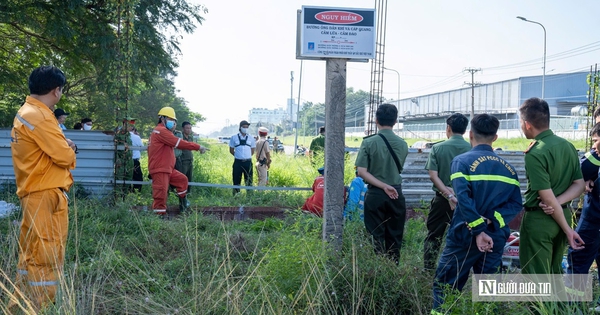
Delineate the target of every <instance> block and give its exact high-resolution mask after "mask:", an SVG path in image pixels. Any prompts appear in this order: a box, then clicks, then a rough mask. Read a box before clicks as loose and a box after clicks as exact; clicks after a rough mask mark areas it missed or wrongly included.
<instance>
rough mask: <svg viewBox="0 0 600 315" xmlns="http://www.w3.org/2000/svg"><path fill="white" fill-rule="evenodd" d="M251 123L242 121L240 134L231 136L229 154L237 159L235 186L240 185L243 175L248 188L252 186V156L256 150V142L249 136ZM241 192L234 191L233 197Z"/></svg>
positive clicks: (234, 165) (234, 176) (235, 161)
mask: <svg viewBox="0 0 600 315" xmlns="http://www.w3.org/2000/svg"><path fill="white" fill-rule="evenodd" d="M249 126H250V123H249V122H247V121H245V120H242V121H241V122H240V129H239V130H240V132H239V133H238V134H236V135H233V136H231V139H230V140H229V153H231V155H233V157H234V158H235V160H234V162H233V184H234V185H240V183H241V182H242V175H243V176H244V181H245V183H246V186H252V168H253V165H252V156H253V155H254V149H255V148H256V140H254V137H252V136H251V135H249V134H248V127H249ZM239 192H240V189H239V188H234V189H233V195H235V194H237V193H239Z"/></svg>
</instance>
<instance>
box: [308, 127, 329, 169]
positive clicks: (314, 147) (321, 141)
mask: <svg viewBox="0 0 600 315" xmlns="http://www.w3.org/2000/svg"><path fill="white" fill-rule="evenodd" d="M308 150H309V152H308V154H309V157H310V162H311V163H312V164H313V166H315V165H321V164H323V159H324V155H323V153H324V152H325V127H319V135H318V136H317V137H316V138H314V139H312V141H311V142H310V147H309V148H308Z"/></svg>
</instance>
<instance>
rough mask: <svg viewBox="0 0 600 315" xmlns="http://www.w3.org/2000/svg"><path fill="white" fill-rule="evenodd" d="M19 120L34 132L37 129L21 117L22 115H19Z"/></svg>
mask: <svg viewBox="0 0 600 315" xmlns="http://www.w3.org/2000/svg"><path fill="white" fill-rule="evenodd" d="M17 119H18V120H19V121H20V122H21V123H22V124H23V125H25V126H27V128H29V129H31V130H33V129H35V127H34V126H33V125H32V124H30V123H29V122H28V121H27V120H25V118H23V117H21V115H19V114H17Z"/></svg>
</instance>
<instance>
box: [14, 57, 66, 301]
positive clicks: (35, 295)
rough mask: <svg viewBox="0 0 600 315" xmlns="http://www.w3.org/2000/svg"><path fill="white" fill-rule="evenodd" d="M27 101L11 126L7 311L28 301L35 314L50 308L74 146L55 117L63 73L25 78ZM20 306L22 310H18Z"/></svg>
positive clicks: (42, 71)
mask: <svg viewBox="0 0 600 315" xmlns="http://www.w3.org/2000/svg"><path fill="white" fill-rule="evenodd" d="M28 83H29V96H28V97H27V98H26V100H25V104H23V106H21V108H20V109H19V111H18V112H17V115H16V117H15V119H14V121H13V128H12V131H11V143H10V147H11V152H12V160H13V167H14V171H15V181H16V184H17V196H19V199H20V201H21V209H22V210H23V221H22V222H21V231H20V235H19V262H18V265H17V281H16V287H17V289H18V291H17V292H16V293H15V295H14V296H13V298H12V299H11V301H10V302H9V309H12V308H15V307H19V308H22V307H23V306H22V305H23V304H21V302H20V301H19V299H20V298H27V299H29V300H30V301H31V303H32V306H33V307H34V308H35V310H36V311H38V310H40V309H41V308H43V307H44V306H45V305H46V304H48V303H54V301H55V296H56V291H57V289H58V285H59V278H60V274H61V273H62V269H63V265H64V256H65V246H66V243H67V230H68V226H69V217H68V197H67V195H66V192H67V191H68V190H69V188H71V185H72V184H73V177H72V176H71V171H70V170H72V169H74V168H75V151H76V150H77V147H76V146H75V144H74V143H73V142H72V141H71V140H69V139H66V138H65V136H64V135H63V133H62V130H61V129H60V127H59V126H58V122H57V120H56V117H55V116H54V113H53V111H54V106H55V105H56V103H58V101H60V98H61V97H62V93H63V88H64V86H65V84H66V78H65V74H64V73H63V72H62V71H61V70H60V69H58V68H56V67H51V66H42V67H39V68H36V69H35V70H33V72H32V73H31V75H30V76H29V82H28ZM19 305H21V306H19Z"/></svg>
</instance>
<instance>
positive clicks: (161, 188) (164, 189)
mask: <svg viewBox="0 0 600 315" xmlns="http://www.w3.org/2000/svg"><path fill="white" fill-rule="evenodd" d="M174 148H177V149H181V150H194V151H197V150H200V145H199V144H197V143H194V142H188V141H185V140H183V139H181V138H177V137H176V136H175V135H174V134H173V132H171V130H169V129H167V128H166V127H165V126H164V125H163V124H162V123H159V124H158V125H156V128H154V130H152V134H150V145H149V146H148V173H150V176H152V198H153V199H154V202H153V203H152V209H153V210H154V213H157V214H165V213H167V197H168V194H169V185H172V186H173V187H175V191H176V193H177V196H178V197H179V198H183V197H185V195H186V194H187V188H188V179H187V177H186V176H185V175H183V174H182V173H181V172H179V171H178V170H176V169H175V153H174V152H173V149H174Z"/></svg>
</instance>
